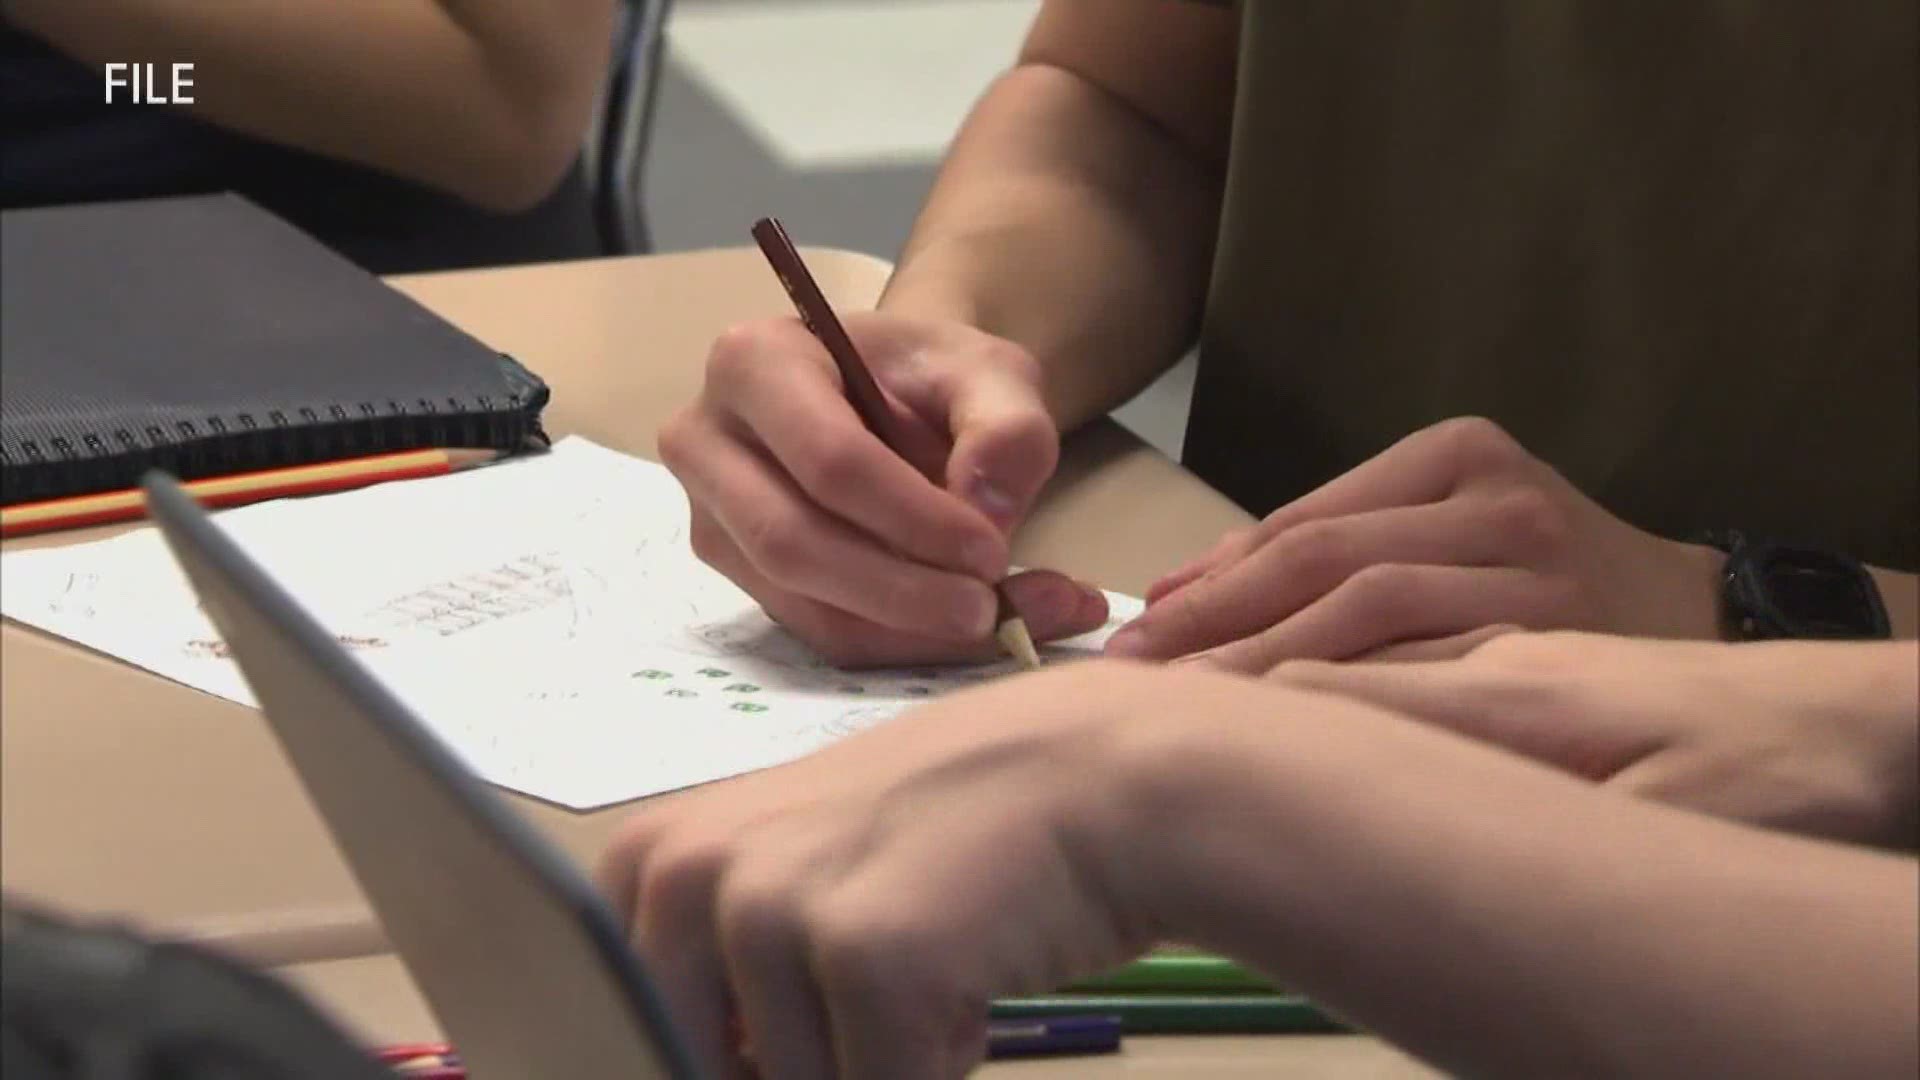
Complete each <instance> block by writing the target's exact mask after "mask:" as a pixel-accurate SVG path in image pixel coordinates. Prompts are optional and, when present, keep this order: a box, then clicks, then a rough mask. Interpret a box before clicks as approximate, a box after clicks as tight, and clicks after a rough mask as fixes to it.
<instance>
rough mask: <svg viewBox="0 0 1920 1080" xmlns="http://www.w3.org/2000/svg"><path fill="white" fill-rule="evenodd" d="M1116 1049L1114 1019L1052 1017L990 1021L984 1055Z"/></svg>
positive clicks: (1117, 1035) (1117, 1029) (1117, 1039)
mask: <svg viewBox="0 0 1920 1080" xmlns="http://www.w3.org/2000/svg"><path fill="white" fill-rule="evenodd" d="M1119 1049H1120V1018H1119V1017H1117V1016H1055V1017H1049V1018H1047V1019H1045V1020H994V1021H990V1022H989V1023H988V1024H987V1056H988V1057H990V1058H1006V1057H1034V1056H1038V1055H1042V1054H1111V1053H1113V1052H1115V1051H1117V1050H1119Z"/></svg>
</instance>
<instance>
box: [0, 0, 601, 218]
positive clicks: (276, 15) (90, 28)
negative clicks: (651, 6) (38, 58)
mask: <svg viewBox="0 0 1920 1080" xmlns="http://www.w3.org/2000/svg"><path fill="white" fill-rule="evenodd" d="M6 12H7V15H8V16H9V17H10V18H12V19H13V20H14V21H16V22H17V23H19V24H20V25H21V26H23V27H25V28H27V29H29V30H32V31H34V32H35V33H38V34H40V35H41V36H43V37H45V38H46V39H47V40H48V41H49V42H51V43H52V44H53V45H55V46H56V47H58V48H60V49H62V50H63V51H65V52H67V53H69V54H71V55H72V56H74V57H76V58H78V59H80V60H83V61H86V62H88V63H91V64H96V65H101V64H106V63H111V62H136V63H148V62H150V63H154V64H156V65H160V70H162V71H165V70H168V68H167V66H168V65H171V64H173V63H178V62H190V63H192V64H194V65H195V70H194V92H195V98H196V101H195V104H194V105H193V108H194V109H195V110H196V111H197V112H198V113H199V114H200V115H201V116H202V117H204V118H205V119H207V120H208V121H211V122H213V123H216V124H220V125H222V126H225V127H229V128H233V129H234V130H237V131H241V132H244V133H246V134H248V135H252V136H255V137H258V138H262V139H267V140H271V141H274V142H279V143H284V144H286V145H289V146H294V147H298V148H300V149H303V150H310V151H313V152H315V153H320V154H325V155H328V156H331V157H338V158H343V159H345V160H348V161H353V162H357V163H359V164H362V165H369V166H372V167H374V168H378V169H384V170H386V171H388V172H392V173H395V174H398V175H400V176H404V177H407V178H409V179H413V180H416V181H419V182H421V183H425V184H429V185H432V186H434V187H438V188H443V189H445V190H447V191H450V192H452V193H454V194H455V195H458V196H460V197H461V198H464V199H466V200H468V201H470V202H473V203H476V204H478V205H481V206H484V207H488V208H490V209H497V210H511V209H517V208H521V207H524V206H528V205H531V204H532V203H534V202H537V201H538V200H539V199H540V198H541V197H543V196H544V195H545V194H546V193H547V192H548V191H549V190H551V189H552V187H553V185H554V183H555V182H557V181H558V179H559V178H560V176H561V174H562V173H563V172H564V171H565V169H566V168H567V166H568V165H569V164H570V163H571V162H572V160H573V157H574V155H575V153H576V152H577V151H578V149H579V144H580V139H581V136H582V133H583V132H584V131H585V129H586V121H587V116H588V114H589V112H590V111H591V106H592V100H593V95H594V93H595V91H596V89H597V88H598V86H599V84H600V80H601V77H602V75H603V74H604V72H605V70H606V64H607V59H608V55H609V42H610V40H611V32H612V13H613V2H612V0H543V2H541V3H519V2H516V0H325V2H306V3H301V2H294V0H278V2H272V3H267V2H255V3H235V2H233V0H92V2H89V3H73V2H71V0H7V4H6Z"/></svg>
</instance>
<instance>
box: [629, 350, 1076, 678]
mask: <svg viewBox="0 0 1920 1080" xmlns="http://www.w3.org/2000/svg"><path fill="white" fill-rule="evenodd" d="M846 325H847V332H848V333H849V334H850V335H851V336H852V338H853V340H854V343H855V345H856V346H857V347H858V348H859V349H860V352H861V354H862V355H863V357H864V358H865V359H866V361H867V363H868V364H869V365H871V367H872V370H873V375H874V378H875V380H876V381H878V382H879V383H880V385H881V388H882V389H883V390H884V391H885V392H886V393H887V395H888V397H889V399H890V403H891V404H892V405H893V406H894V409H895V412H896V414H897V416H898V417H899V418H900V420H901V427H902V429H903V431H904V432H905V433H906V436H907V437H908V438H909V440H910V443H911V445H907V446H903V447H900V448H899V450H900V452H899V453H896V452H894V451H893V450H890V449H888V448H887V446H886V445H885V444H884V443H882V442H881V441H880V439H878V438H877V437H875V436H874V435H873V434H872V433H870V432H869V431H867V429H866V428H865V427H864V426H862V424H861V422H860V419H859V417H858V415H857V414H856V413H855V412H854V410H853V407H852V406H851V405H849V404H848V403H847V401H846V399H845V397H844V396H843V392H842V389H841V383H840V378H839V374H838V372H837V371H836V370H835V368H834V366H833V362H832V360H831V358H829V357H828V356H827V353H826V351H825V349H823V348H822V347H821V346H820V344H819V343H818V342H817V341H815V340H814V338H813V336H812V335H811V334H809V333H808V332H807V331H806V329H805V328H804V327H802V326H801V324H800V323H799V322H798V321H796V320H793V319H769V320H766V321H763V322H758V323H753V324H749V325H746V326H743V327H738V328H735V329H733V330H730V331H728V332H727V333H726V334H724V335H722V336H721V337H720V339H719V340H718V341H716V342H715V343H714V346H713V351H712V353H711V355H710V356H709V357H708V361H707V378H706V385H705V388H704V389H703V390H702V392H701V395H700V397H699V399H698V400H697V401H695V402H694V403H693V404H692V405H690V406H688V407H686V408H685V409H682V410H681V411H680V412H679V413H678V414H677V415H675V416H674V417H673V419H672V420H670V421H669V422H668V423H667V425H666V426H665V427H664V428H663V429H662V430H661V433H660V458H661V460H662V461H663V462H665V463H666V466H667V467H668V468H669V469H671V470H672V471H673V474H674V476H675V477H677V478H678V479H679V481H680V483H681V485H682V486H683V487H685V488H686V491H687V498H688V501H689V502H690V503H691V505H692V528H691V540H692V543H693V550H694V552H695V554H697V555H698V556H699V557H700V558H701V559H702V560H703V561H705V562H706V563H707V564H708V565H710V566H712V567H713V568H715V569H716V570H719V571H720V572H721V573H723V574H725V575H726V576H727V577H729V578H731V579H733V581H734V582H735V583H736V584H738V585H739V586H740V587H741V588H742V589H745V590H746V591H747V592H748V593H749V594H751V595H752V596H753V598H754V599H755V600H758V601H759V602H760V605H761V606H762V607H763V608H765V609H766V611H767V614H768V615H770V616H772V617H773V618H774V619H775V620H777V621H779V622H780V623H781V624H783V625H784V626H786V628H787V629H788V630H790V631H792V632H793V633H794V634H796V635H798V636H799V637H800V638H801V640H803V641H805V642H806V643H807V644H808V645H810V646H812V647H813V648H814V649H815V650H816V651H818V652H819V653H821V655H823V656H824V657H826V658H827V659H828V660H830V661H832V662H834V663H836V664H840V665H842V666H862V665H873V664H882V663H921V662H933V661H941V660H954V659H961V658H967V657H979V656H988V655H993V653H994V651H995V650H994V647H993V643H992V637H991V635H992V632H993V623H994V616H995V607H996V604H995V597H994V594H993V589H992V588H991V583H992V582H996V581H999V580H1000V579H1001V577H1002V576H1003V575H1004V574H1005V573H1006V571H1007V561H1008V546H1007V545H1008V536H1009V535H1010V534H1011V532H1012V530H1013V528H1014V526H1015V525H1016V524H1018V523H1019V522H1020V521H1021V520H1022V519H1023V518H1024V517H1025V516H1026V513H1027V511H1028V509H1029V508H1030V507H1031V506H1032V503H1033V500H1034V498H1035V497H1036V496H1037V495H1038V494H1039V492H1040V488H1041V485H1042V484H1044V483H1045V482H1046V480H1047V478H1048V476H1050V475H1051V474H1052V473H1053V468H1054V465H1055V463H1056V462H1057V461H1058V459H1059V435H1058V433H1057V432H1056V431H1055V430H1054V426H1053V421H1052V419H1051V418H1050V417H1049V416H1048V414H1047V411H1046V408H1045V406H1044V405H1043V403H1042V401H1041V397H1040V386H1039V372H1038V365H1036V364H1035V362H1034V361H1033V359H1032V358H1031V357H1030V356H1028V355H1027V353H1025V352H1024V351H1022V350H1021V349H1020V348H1019V347H1018V346H1016V345H1013V344H1011V343H1009V342H1006V341H1003V340H1001V339H999V338H995V337H991V336H989V335H987V334H984V333H981V332H980V331H977V330H973V329H971V328H969V327H965V326H961V325H958V324H952V323H934V322H924V321H913V320H907V319H902V318H899V317H896V316H888V315H884V314H878V313H862V314H855V315H850V316H848V317H847V319H846ZM1006 587H1007V592H1008V594H1009V597H1010V599H1011V600H1012V601H1013V603H1014V605H1015V606H1016V607H1018V608H1019V610H1020V613H1021V615H1022V616H1023V617H1024V618H1025V619H1026V622H1027V626H1028V629H1029V630H1031V631H1032V632H1033V634H1034V636H1035V637H1036V638H1037V639H1041V640H1047V639H1052V638H1059V637H1070V636H1072V635H1074V634H1079V633H1084V632H1085V631H1088V630H1091V629H1093V628H1095V627H1097V626H1099V625H1100V624H1101V623H1103V622H1105V621H1106V601H1105V600H1104V598H1102V597H1101V595H1100V593H1099V591H1098V590H1096V589H1093V588H1090V587H1088V586H1085V585H1082V584H1079V583H1077V582H1075V581H1073V580H1072V579H1070V578H1067V577H1064V576H1062V575H1060V574H1054V573H1043V572H1036V573H1028V574H1021V575H1018V576H1017V577H1015V578H1013V579H1011V580H1009V581H1008V582H1007V583H1006Z"/></svg>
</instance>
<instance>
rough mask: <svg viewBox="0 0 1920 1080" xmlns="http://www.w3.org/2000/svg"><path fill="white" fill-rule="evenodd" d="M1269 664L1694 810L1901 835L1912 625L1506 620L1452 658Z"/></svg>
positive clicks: (1917, 695)
mask: <svg viewBox="0 0 1920 1080" xmlns="http://www.w3.org/2000/svg"><path fill="white" fill-rule="evenodd" d="M1272 678H1273V679H1275V680H1277V681H1280V682H1283V683H1287V684H1290V685H1292V686H1295V687H1299V688H1302V689H1309V690H1318V691H1324V692H1332V693H1338V694H1342V695H1345V696H1347V697H1350V698H1355V699H1358V700H1360V701H1364V702H1369V703H1372V704H1374V705H1379V706H1383V707H1385V708H1388V709H1393V710H1396V711H1398V712H1401V713H1405V714H1408V715H1411V716H1414V717H1417V718H1420V719H1424V720H1426V721H1428V722H1430V723H1433V724H1436V725H1439V726H1441V727H1445V728H1450V729H1452V730H1454V731H1458V732H1461V733H1463V734H1466V735H1470V736H1472V737H1474V738H1478V739H1483V740H1486V741H1488V742H1492V743H1497V744H1499V745H1501V746H1504V747H1506V748H1508V749H1511V750H1514V751H1517V752H1519V753H1521V754H1525V755H1527V756H1529V757H1534V758H1538V759H1541V760H1543V761H1545V762H1548V763H1549V764H1553V765H1557V766H1559V767H1561V768H1563V769H1566V770H1568V771H1570V772H1573V773H1577V774H1579V775H1580V776H1583V777H1586V778H1588V779H1591V780H1597V781H1603V782H1605V783H1607V784H1609V785H1611V786H1614V787H1617V788H1620V789H1623V790H1627V791H1632V792H1635V793H1638V794H1641V795H1646V796H1649V797H1652V798H1656V799H1660V800H1663V801H1666V802H1672V803H1678V804H1680V805H1683V806H1687V807H1691V808H1693V809H1696V810H1703V811H1706V812H1708V813H1713V814H1718V815H1721V816H1724V817H1730V818H1735V819H1739V820H1742V821H1747V822H1751V823H1754V824H1759V825H1766V826H1771V827H1775V828H1781V829H1787V830H1791V831H1794V832H1801V833H1809V834H1813V835H1817V836H1825V837H1829V838H1834V839H1840V840H1849V841H1855V842H1870V843H1881V844H1895V845H1899V846H1905V847H1911V846H1913V844H1914V841H1915V814H1916V807H1915V799H1916V797H1920V792H1916V784H1915V769H1916V755H1917V754H1920V744H1917V742H1916V740H1917V739H1920V689H1916V688H1917V687H1920V652H1916V650H1915V647H1914V645H1913V643H1912V642H1887V643H1874V644H1858V643H1849V644H1842V643H1832V642H1769V643H1763V644H1745V645H1721V644H1708V643H1704V642H1656V641H1646V640H1636V639H1632V638H1618V637H1606V636H1602V635H1595V634H1573V633H1556V634H1512V635H1507V636H1502V637H1498V638H1495V639H1494V640H1491V641H1489V642H1487V643H1486V644H1484V645H1481V646H1480V647H1479V648H1477V649H1475V650H1474V651H1473V652H1472V653H1470V654H1469V655H1468V656H1466V657H1465V658H1464V659H1460V660H1454V661H1442V662H1432V663H1415V664H1330V663H1323V662H1316V661H1293V662H1291V663H1286V664H1282V665H1280V666H1279V667H1278V668H1276V669H1274V671H1273V673H1272Z"/></svg>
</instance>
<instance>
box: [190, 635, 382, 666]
mask: <svg viewBox="0 0 1920 1080" xmlns="http://www.w3.org/2000/svg"><path fill="white" fill-rule="evenodd" d="M333 640H335V641H337V642H339V643H340V645H341V647H342V648H344V649H346V650H348V651H349V652H359V651H363V650H366V649H384V648H386V647H387V641H386V639H385V638H377V637H361V636H359V635H356V634H335V635H334V637H333ZM182 651H184V652H185V653H186V654H187V656H189V657H191V658H192V659H195V660H231V659H233V649H232V648H231V647H230V646H228V645H227V643H226V642H224V641H222V640H220V639H219V638H193V639H192V640H190V641H188V642H187V643H186V645H185V646H183V647H182Z"/></svg>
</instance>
